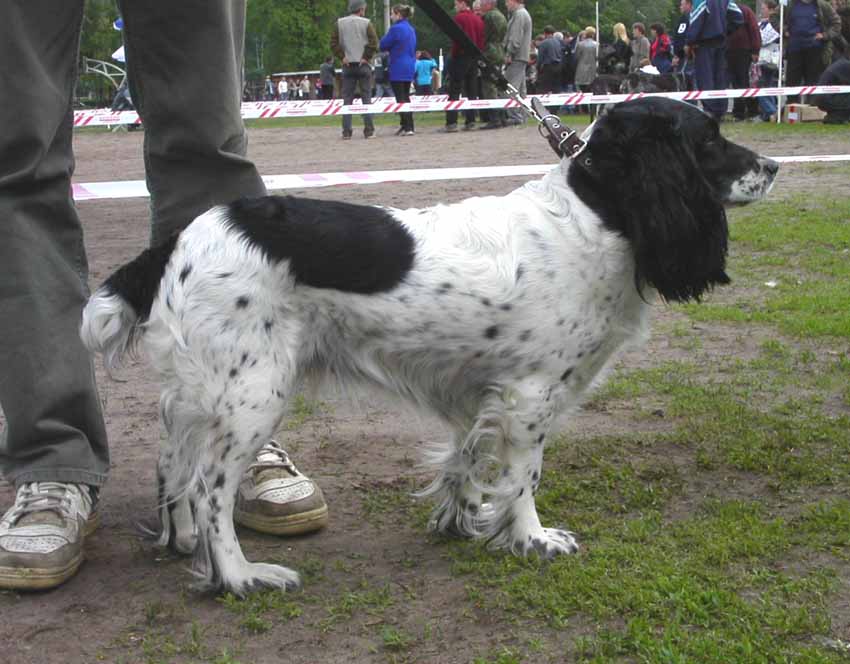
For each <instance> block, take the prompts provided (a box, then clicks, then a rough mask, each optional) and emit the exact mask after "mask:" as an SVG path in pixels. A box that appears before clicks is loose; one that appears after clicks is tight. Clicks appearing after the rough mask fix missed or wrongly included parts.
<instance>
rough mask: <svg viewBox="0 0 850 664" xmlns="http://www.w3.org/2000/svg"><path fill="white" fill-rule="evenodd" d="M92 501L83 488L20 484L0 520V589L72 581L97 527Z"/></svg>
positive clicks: (34, 483) (54, 484) (77, 486)
mask: <svg viewBox="0 0 850 664" xmlns="http://www.w3.org/2000/svg"><path fill="white" fill-rule="evenodd" d="M93 502H94V501H93V500H92V494H91V491H90V490H89V487H88V486H87V485H85V484H72V483H64V482H30V483H28V484H22V485H21V486H20V487H19V488H18V492H17V495H16V496H15V504H14V505H13V506H12V507H11V509H9V511H7V512H6V514H4V515H3V519H2V520H0V588H9V589H16V590H40V589H46V588H53V587H54V586H58V585H59V584H60V583H64V582H65V581H67V580H68V579H70V578H71V577H72V576H74V574H76V572H77V570H78V569H79V568H80V565H81V564H82V562H83V542H84V541H85V538H86V536H87V535H89V534H91V533H92V532H94V530H95V528H97V511H96V509H95V507H94V504H93Z"/></svg>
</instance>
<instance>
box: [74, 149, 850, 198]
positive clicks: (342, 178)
mask: <svg viewBox="0 0 850 664" xmlns="http://www.w3.org/2000/svg"><path fill="white" fill-rule="evenodd" d="M773 159H775V160H776V161H779V162H782V163H791V162H798V163H799V162H816V161H820V162H823V161H850V155H847V154H844V155H815V156H791V157H773ZM552 168H553V164H531V165H520V166H473V167H471V168H427V169H407V170H398V171H348V172H339V173H303V174H300V175H266V176H264V177H263V182H265V184H266V188H267V189H268V190H269V191H276V190H281V189H311V188H314V187H333V186H339V185H352V184H382V183H386V182H425V181H430V180H471V179H476V178H495V177H519V176H529V175H543V174H544V173H548V172H549V171H550V170H552ZM73 195H74V200H77V201H91V200H101V199H105V198H142V197H146V196H148V190H147V187H146V186H145V181H144V180H127V181H124V182H84V183H81V184H74V185H73Z"/></svg>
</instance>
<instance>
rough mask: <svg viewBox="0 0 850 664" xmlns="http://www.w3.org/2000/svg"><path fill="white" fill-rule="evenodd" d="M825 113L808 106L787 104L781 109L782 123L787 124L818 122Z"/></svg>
mask: <svg viewBox="0 0 850 664" xmlns="http://www.w3.org/2000/svg"><path fill="white" fill-rule="evenodd" d="M825 117H826V113H824V112H823V111H822V110H820V109H819V108H818V107H817V106H810V105H809V104H787V105H786V106H784V107H783V108H782V121H783V122H787V123H788V124H795V123H797V122H820V121H821V120H823V119H824V118H825Z"/></svg>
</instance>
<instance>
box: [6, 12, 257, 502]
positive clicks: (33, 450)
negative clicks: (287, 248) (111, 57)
mask: <svg viewBox="0 0 850 664" xmlns="http://www.w3.org/2000/svg"><path fill="white" fill-rule="evenodd" d="M120 4H121V14H122V16H123V18H124V24H125V34H124V39H125V47H126V48H125V50H126V54H127V65H128V70H129V74H130V88H131V92H132V96H133V100H134V102H135V103H136V106H137V108H138V110H139V112H140V114H141V116H142V120H143V124H144V128H145V140H144V159H145V168H146V174H147V184H148V189H149V190H150V192H151V221H152V223H151V241H152V243H155V244H157V243H159V242H161V241H163V240H164V239H166V238H167V237H168V236H169V235H171V233H173V232H174V231H176V230H179V229H182V228H183V227H185V226H186V225H187V224H188V223H189V222H191V221H192V219H193V218H194V217H195V216H197V215H198V214H200V213H201V212H203V211H204V210H206V209H207V208H209V207H210V206H212V205H215V204H218V203H224V202H229V201H231V200H234V199H236V198H238V197H240V196H243V195H246V196H252V195H262V194H264V193H265V187H264V186H263V182H262V179H261V178H260V176H259V174H258V173H257V170H256V169H255V167H254V165H253V164H252V163H251V162H250V161H248V160H247V159H246V158H245V153H246V149H247V141H246V136H245V129H244V125H243V123H242V119H241V117H240V110H239V109H240V99H241V75H242V57H243V42H244V24H245V4H244V0H236V1H234V0H179V2H175V1H174V0H145V1H142V0H123V1H122V2H121V3H120ZM4 6H5V7H6V9H5V10H4V12H3V14H4V16H3V20H2V21H0V62H5V63H6V65H5V71H6V75H4V76H3V77H2V81H3V82H2V87H3V103H2V104H0V127H3V130H2V131H1V132H0V228H2V230H3V231H4V233H3V239H2V241H0V266H2V270H0V406H2V409H3V414H4V416H5V418H6V425H5V429H4V430H3V431H2V432H0V472H2V474H3V476H4V477H5V478H6V479H7V480H9V481H11V482H14V483H15V484H17V485H20V484H21V483H24V482H31V481H46V480H53V481H64V482H83V483H88V484H92V485H95V486H100V485H102V484H103V483H104V481H105V479H106V476H107V472H108V469H109V452H108V447H107V440H106V431H105V428H104V424H103V416H102V412H101V408H100V401H99V398H98V395H97V390H96V386H95V381H94V372H93V368H92V362H91V358H90V357H89V354H88V351H87V350H86V349H85V348H84V347H83V346H82V344H81V342H80V339H79V324H80V314H81V310H82V307H83V306H84V303H85V300H86V297H87V295H88V288H87V280H88V265H87V261H86V255H85V251H84V246H83V234H82V228H81V226H80V221H79V218H78V216H77V211H76V209H75V207H74V203H73V201H72V199H71V186H70V185H71V176H72V174H73V171H74V156H73V152H72V146H71V140H72V118H73V116H72V112H71V102H72V99H73V90H74V84H75V80H76V75H77V71H76V63H77V62H78V47H79V40H80V26H81V24H82V14H83V0H64V1H63V2H55V1H53V0H12V1H10V2H8V3H5V4H4ZM127 223H134V221H133V220H129V219H128V220H127ZM141 249H143V247H139V250H141Z"/></svg>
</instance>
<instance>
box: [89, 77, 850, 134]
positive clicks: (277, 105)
mask: <svg viewBox="0 0 850 664" xmlns="http://www.w3.org/2000/svg"><path fill="white" fill-rule="evenodd" d="M844 93H850V85H803V86H797V87H792V88H747V89H739V90H690V91H684V92H634V93H630V94H617V95H592V94H590V93H585V92H571V93H567V94H558V95H554V94H552V95H532V96H533V97H538V98H539V99H540V100H541V101H542V102H543V104H544V105H545V106H578V105H580V104H616V103H619V102H621V101H631V100H632V99H640V98H642V97H667V98H669V99H679V100H682V101H697V100H701V99H737V98H738V97H747V98H750V97H776V96H780V95H781V96H788V95H826V94H830V95H834V94H844ZM358 101H359V100H358ZM516 106H518V104H517V102H515V101H514V100H513V99H458V100H455V101H450V100H449V99H448V97H446V96H445V95H431V96H424V97H413V98H412V99H411V101H410V103H406V104H400V103H398V102H396V101H395V99H393V98H391V97H381V98H379V99H376V100H374V101H373V102H372V103H371V104H369V105H365V104H360V103H355V104H351V105H350V106H343V103H342V100H341V99H332V100H326V99H315V100H305V101H259V102H246V103H243V104H242V118H243V119H245V120H266V119H270V118H295V117H319V116H323V115H325V116H327V115H362V114H364V113H372V114H375V115H380V114H384V113H401V112H414V113H425V112H432V111H462V110H466V109H486V108H515V107H516ZM138 122H139V116H138V114H137V113H136V112H135V111H121V112H118V113H113V112H112V111H110V110H109V109H108V108H99V109H93V110H90V111H74V126H75V127H98V126H105V125H109V126H111V125H119V124H138Z"/></svg>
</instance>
